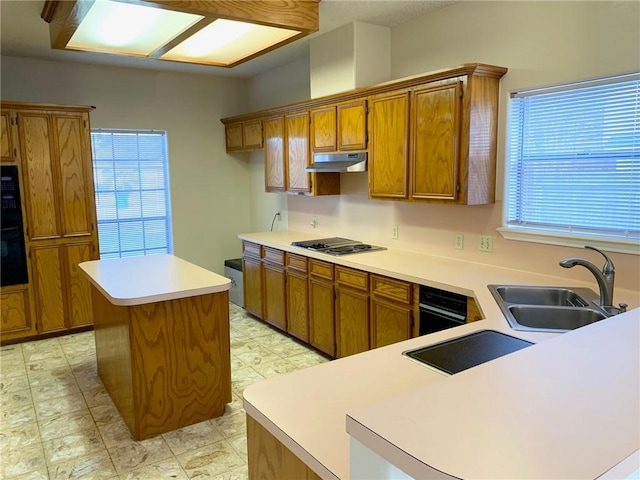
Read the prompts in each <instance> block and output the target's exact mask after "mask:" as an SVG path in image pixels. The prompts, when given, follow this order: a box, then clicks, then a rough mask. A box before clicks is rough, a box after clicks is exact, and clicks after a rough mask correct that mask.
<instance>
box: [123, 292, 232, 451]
mask: <svg viewBox="0 0 640 480" xmlns="http://www.w3.org/2000/svg"><path fill="white" fill-rule="evenodd" d="M130 309H131V352H132V362H133V366H134V368H133V390H134V395H135V404H136V431H135V433H134V436H135V437H136V439H138V440H141V439H145V438H149V437H151V436H154V435H157V434H159V433H164V432H168V431H171V430H175V429H177V428H181V427H184V426H187V425H192V424H194V423H198V422H201V421H204V420H208V419H211V418H214V417H218V416H220V415H222V414H223V413H224V406H225V404H226V403H229V402H231V361H230V341H229V294H228V292H227V291H224V292H220V293H215V294H208V295H201V296H196V297H187V298H180V299H176V300H169V301H165V302H157V303H149V304H144V305H136V306H132V307H130Z"/></svg>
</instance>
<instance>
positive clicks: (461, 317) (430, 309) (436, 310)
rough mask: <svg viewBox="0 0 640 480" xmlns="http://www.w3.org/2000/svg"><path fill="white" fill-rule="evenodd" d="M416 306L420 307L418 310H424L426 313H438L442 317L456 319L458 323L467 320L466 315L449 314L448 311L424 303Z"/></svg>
mask: <svg viewBox="0 0 640 480" xmlns="http://www.w3.org/2000/svg"><path fill="white" fill-rule="evenodd" d="M418 306H419V307H420V310H426V311H427V312H434V313H438V314H440V315H442V316H444V317H448V318H453V319H456V320H458V321H461V322H464V321H466V320H467V316H466V315H460V314H459V313H453V312H450V311H449V310H444V309H442V308H438V307H434V306H433V305H427V304H426V303H420V304H418Z"/></svg>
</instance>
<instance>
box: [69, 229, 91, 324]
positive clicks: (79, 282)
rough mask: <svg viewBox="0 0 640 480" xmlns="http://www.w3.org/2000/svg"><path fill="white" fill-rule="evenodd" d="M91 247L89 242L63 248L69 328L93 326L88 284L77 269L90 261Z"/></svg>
mask: <svg viewBox="0 0 640 480" xmlns="http://www.w3.org/2000/svg"><path fill="white" fill-rule="evenodd" d="M92 247H93V244H92V243H91V242H84V243H72V244H67V245H66V247H65V248H66V251H67V255H66V258H67V275H68V277H67V278H68V282H69V283H68V286H69V288H68V290H67V301H68V312H69V315H68V317H69V325H68V326H69V327H70V328H73V327H81V326H83V325H92V324H93V308H92V305H91V288H90V283H89V280H87V278H86V276H85V275H84V274H83V273H82V272H81V271H80V268H79V267H78V264H79V263H81V262H86V261H89V260H92V257H93V255H92Z"/></svg>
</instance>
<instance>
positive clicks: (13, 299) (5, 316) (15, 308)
mask: <svg viewBox="0 0 640 480" xmlns="http://www.w3.org/2000/svg"><path fill="white" fill-rule="evenodd" d="M26 295H27V292H26V291H24V292H11V293H3V294H2V295H0V304H1V306H2V324H1V327H2V328H1V330H2V333H10V332H16V331H20V330H26V329H28V328H29V318H28V312H27V308H28V303H27V298H26Z"/></svg>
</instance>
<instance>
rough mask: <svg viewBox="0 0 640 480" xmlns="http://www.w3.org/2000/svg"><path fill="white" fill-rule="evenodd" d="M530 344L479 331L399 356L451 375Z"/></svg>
mask: <svg viewBox="0 0 640 480" xmlns="http://www.w3.org/2000/svg"><path fill="white" fill-rule="evenodd" d="M531 345H533V343H531V342H527V341H526V340H522V339H520V338H516V337H512V336H510V335H506V334H504V333H500V332H496V331H494V330H480V331H478V332H474V333H472V334H470V335H465V336H463V337H458V338H452V339H451V340H447V341H445V342H441V343H437V344H435V345H429V346H427V347H422V348H418V349H415V350H408V351H406V352H403V353H402V354H403V355H406V356H407V357H409V358H412V359H414V360H417V361H419V362H422V363H424V364H425V365H429V366H431V367H433V368H436V369H438V370H441V371H443V372H445V373H448V374H450V375H453V374H454V373H458V372H462V371H463V370H467V369H468V368H471V367H475V366H476V365H480V364H482V363H485V362H488V361H490V360H493V359H495V358H499V357H502V356H504V355H508V354H510V353H513V352H516V351H518V350H521V349H523V348H526V347H529V346H531Z"/></svg>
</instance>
